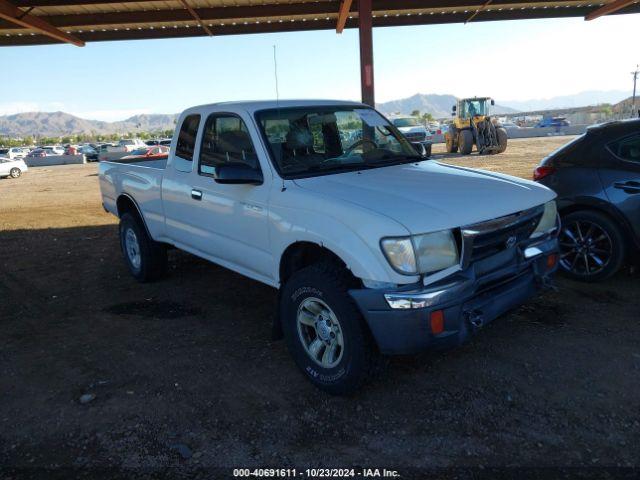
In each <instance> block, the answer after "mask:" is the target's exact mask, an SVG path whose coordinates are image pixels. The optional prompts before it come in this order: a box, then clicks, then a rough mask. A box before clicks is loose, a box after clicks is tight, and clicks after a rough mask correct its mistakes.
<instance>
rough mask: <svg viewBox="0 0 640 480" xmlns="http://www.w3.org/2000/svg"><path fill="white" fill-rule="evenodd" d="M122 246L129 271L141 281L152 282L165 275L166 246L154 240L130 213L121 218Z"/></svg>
mask: <svg viewBox="0 0 640 480" xmlns="http://www.w3.org/2000/svg"><path fill="white" fill-rule="evenodd" d="M120 248H121V249H122V255H123V256H124V261H125V263H126V264H127V267H128V268H129V272H130V273H131V275H133V277H134V278H135V279H136V280H138V281H139V282H150V281H153V280H156V279H158V278H160V277H162V276H163V275H164V273H165V271H166V269H167V250H166V248H165V246H164V245H162V244H161V243H158V242H156V241H154V240H153V239H152V238H151V237H150V236H149V234H148V233H147V230H146V228H145V227H144V225H142V223H141V221H140V220H139V219H138V218H137V217H135V216H134V215H132V214H130V213H125V214H123V215H122V217H121V218H120Z"/></svg>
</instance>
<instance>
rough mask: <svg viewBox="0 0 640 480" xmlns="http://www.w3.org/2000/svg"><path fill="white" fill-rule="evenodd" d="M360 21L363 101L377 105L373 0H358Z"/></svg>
mask: <svg viewBox="0 0 640 480" xmlns="http://www.w3.org/2000/svg"><path fill="white" fill-rule="evenodd" d="M358 22H359V31H360V84H361V89H362V103H366V104H367V105H371V106H372V107H374V106H375V93H374V87H373V33H372V30H373V16H372V12H371V0H359V1H358Z"/></svg>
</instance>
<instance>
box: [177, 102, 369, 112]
mask: <svg viewBox="0 0 640 480" xmlns="http://www.w3.org/2000/svg"><path fill="white" fill-rule="evenodd" d="M327 105H345V106H351V107H364V108H368V105H364V104H362V103H360V102H353V101H349V100H327V99H323V100H254V101H233V102H218V103H210V104H205V105H198V106H195V107H191V108H188V109H187V110H185V112H184V113H188V112H192V111H193V112H197V111H201V110H205V109H207V110H208V109H219V108H222V107H224V108H229V109H232V110H245V111H248V112H251V113H254V112H256V111H258V110H266V109H270V108H292V107H314V106H318V107H322V106H327Z"/></svg>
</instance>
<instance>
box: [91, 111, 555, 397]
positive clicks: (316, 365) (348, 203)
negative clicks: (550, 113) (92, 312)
mask: <svg viewBox="0 0 640 480" xmlns="http://www.w3.org/2000/svg"><path fill="white" fill-rule="evenodd" d="M347 139H350V140H347ZM100 188H101V190H102V198H103V205H104V208H105V209H106V210H107V211H109V212H111V213H113V214H114V215H117V216H118V217H119V218H120V243H121V248H122V252H123V254H124V258H125V261H126V264H127V266H128V268H129V270H130V271H131V274H132V275H133V276H134V277H135V278H136V279H138V280H140V281H150V280H153V279H156V278H158V277H159V276H161V275H162V274H163V272H164V271H165V267H166V262H167V256H166V248H167V246H175V247H177V248H179V249H182V250H185V251H187V252H190V253H192V254H194V255H197V256H199V257H202V258H205V259H207V260H210V261H211V262H214V263H216V264H219V265H222V266H224V267H227V268H229V269H231V270H234V271H236V272H239V273H240V274H242V275H246V276H247V277H250V278H253V279H255V280H257V281H260V282H263V283H266V284H268V285H271V286H273V287H274V288H277V289H278V291H279V311H278V312H277V315H275V318H276V320H275V325H274V327H275V328H274V332H276V333H278V332H280V333H281V334H282V335H284V337H285V340H286V342H287V345H288V348H289V349H290V351H291V354H292V356H293V358H294V360H295V362H296V363H297V364H298V366H299V367H300V369H301V370H302V372H303V373H304V374H305V375H306V376H307V377H308V378H309V380H311V381H312V382H313V383H314V384H315V385H317V386H318V387H320V388H322V389H324V390H326V391H328V392H330V393H334V394H347V393H350V392H353V391H354V390H355V389H357V388H358V387H360V386H361V385H362V384H363V382H365V380H367V379H368V378H370V376H371V375H372V373H373V372H375V371H377V370H379V369H378V368H377V367H378V366H379V365H380V364H381V362H380V360H381V359H382V358H383V357H384V356H386V355H390V354H409V353H416V352H420V351H423V350H425V349H427V348H429V347H431V346H436V345H455V344H458V343H460V342H462V341H464V340H465V339H466V338H467V337H468V336H469V335H470V334H471V333H473V332H474V331H476V330H477V329H479V328H481V327H482V326H483V325H485V324H486V323H487V322H489V321H491V320H492V319H494V318H496V317H497V316H499V315H501V314H502V313H504V312H505V311H507V310H509V309H511V308H513V307H515V306H517V305H519V304H521V303H523V302H524V301H526V300H527V299H528V298H529V297H530V296H531V295H533V294H534V293H536V292H537V291H538V290H539V289H542V288H544V287H545V286H547V285H548V284H549V283H550V276H551V275H552V274H553V272H554V271H555V270H556V264H557V253H556V251H557V231H558V216H557V213H556V207H555V201H554V197H555V194H554V193H553V192H552V191H551V190H549V189H547V188H545V187H543V186H541V185H538V184H535V183H533V182H529V181H526V180H521V179H517V178H513V177H509V176H507V175H501V174H497V173H490V172H483V171H476V170H471V169H467V168H461V167H455V166H450V165H445V164H442V163H438V162H436V161H433V160H426V159H424V158H423V157H421V156H420V155H419V154H418V153H417V151H416V150H415V148H414V147H413V146H412V145H411V144H410V143H409V142H408V141H407V139H406V138H405V137H404V136H403V135H401V134H400V133H399V131H398V129H397V128H396V127H394V126H393V124H391V123H390V122H389V121H388V120H387V119H386V118H384V117H383V116H382V115H380V114H379V113H378V112H377V111H376V110H374V109H372V108H370V107H368V106H365V105H363V104H359V103H353V102H341V101H279V102H244V103H219V104H213V105H205V106H199V107H194V108H190V109H188V110H186V111H185V112H183V113H182V115H181V116H180V118H179V119H178V124H177V129H176V133H175V135H174V137H173V141H172V144H171V151H170V154H169V158H168V160H156V161H141V162H139V163H117V162H103V163H101V164H100ZM246 295H247V298H249V296H250V292H248V293H246Z"/></svg>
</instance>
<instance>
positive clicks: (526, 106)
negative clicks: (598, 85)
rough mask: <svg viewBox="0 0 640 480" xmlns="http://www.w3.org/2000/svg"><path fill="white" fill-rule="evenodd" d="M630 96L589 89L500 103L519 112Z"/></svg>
mask: <svg viewBox="0 0 640 480" xmlns="http://www.w3.org/2000/svg"><path fill="white" fill-rule="evenodd" d="M630 96H631V92H630V91H623V90H606V91H605V90H589V91H586V92H580V93H576V94H573V95H564V96H561V97H551V98H539V99H533V100H504V101H501V102H500V103H502V104H505V105H509V107H511V108H515V109H516V110H518V111H521V112H533V111H536V110H550V109H556V108H558V109H559V108H575V107H586V106H588V105H601V104H603V103H609V104H611V105H615V104H616V103H618V102H621V101H622V100H625V99H626V98H629V97H630Z"/></svg>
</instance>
